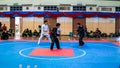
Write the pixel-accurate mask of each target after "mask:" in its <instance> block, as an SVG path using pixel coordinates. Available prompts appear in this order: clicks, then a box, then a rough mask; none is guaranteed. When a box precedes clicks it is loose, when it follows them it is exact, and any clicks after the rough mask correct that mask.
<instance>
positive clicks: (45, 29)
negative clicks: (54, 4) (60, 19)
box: [38, 20, 51, 45]
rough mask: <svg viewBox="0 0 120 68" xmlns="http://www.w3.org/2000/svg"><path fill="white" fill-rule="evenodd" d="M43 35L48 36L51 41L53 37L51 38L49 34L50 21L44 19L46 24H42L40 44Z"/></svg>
mask: <svg viewBox="0 0 120 68" xmlns="http://www.w3.org/2000/svg"><path fill="white" fill-rule="evenodd" d="M43 36H45V37H47V38H48V40H49V41H50V43H51V38H50V35H49V27H48V22H47V21H46V20H45V21H44V24H43V25H42V26H41V34H40V38H39V40H38V45H40V42H41V40H42V38H43Z"/></svg>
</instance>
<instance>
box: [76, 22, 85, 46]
mask: <svg viewBox="0 0 120 68" xmlns="http://www.w3.org/2000/svg"><path fill="white" fill-rule="evenodd" d="M77 25H78V29H77V32H78V35H79V46H80V47H82V46H83V45H84V42H83V38H84V32H85V31H84V28H83V26H82V25H81V24H80V23H77Z"/></svg>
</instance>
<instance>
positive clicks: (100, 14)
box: [97, 13, 115, 18]
mask: <svg viewBox="0 0 120 68" xmlns="http://www.w3.org/2000/svg"><path fill="white" fill-rule="evenodd" d="M97 15H98V17H103V18H110V17H112V16H115V14H113V13H109V14H105V13H97Z"/></svg>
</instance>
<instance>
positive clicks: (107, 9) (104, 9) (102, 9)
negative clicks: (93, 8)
mask: <svg viewBox="0 0 120 68" xmlns="http://www.w3.org/2000/svg"><path fill="white" fill-rule="evenodd" d="M101 11H112V8H101Z"/></svg>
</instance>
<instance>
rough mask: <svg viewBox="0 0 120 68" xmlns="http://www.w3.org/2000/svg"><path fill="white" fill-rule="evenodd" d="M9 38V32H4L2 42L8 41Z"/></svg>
mask: <svg viewBox="0 0 120 68" xmlns="http://www.w3.org/2000/svg"><path fill="white" fill-rule="evenodd" d="M8 38H9V36H8V32H7V31H3V32H2V35H1V40H7V39H8Z"/></svg>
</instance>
